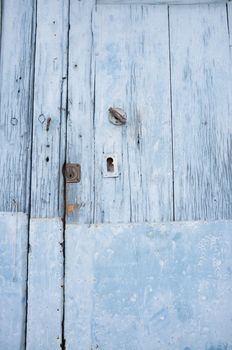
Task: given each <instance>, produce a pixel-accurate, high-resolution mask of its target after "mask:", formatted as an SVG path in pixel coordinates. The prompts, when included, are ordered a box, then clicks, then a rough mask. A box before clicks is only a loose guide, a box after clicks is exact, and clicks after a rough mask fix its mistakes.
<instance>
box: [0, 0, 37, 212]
mask: <svg viewBox="0 0 232 350" xmlns="http://www.w3.org/2000/svg"><path fill="white" fill-rule="evenodd" d="M33 5H34V3H33V1H31V0H19V1H16V2H15V1H14V0H9V1H4V6H3V4H2V6H1V8H2V9H3V11H2V20H1V29H0V34H1V39H0V42H1V53H0V76H1V79H0V94H1V97H0V149H1V157H0V210H2V211H23V212H25V211H28V193H29V192H28V191H29V188H28V186H29V182H30V181H29V179H30V169H29V168H30V149H31V105H32V104H31V97H32V88H31V83H32V79H31V76H32V69H33V45H32V41H33V11H34V9H33Z"/></svg>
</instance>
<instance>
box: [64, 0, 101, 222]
mask: <svg viewBox="0 0 232 350" xmlns="http://www.w3.org/2000/svg"><path fill="white" fill-rule="evenodd" d="M93 6H94V0H88V1H75V0H71V1H70V34H69V79H68V81H69V83H68V90H69V92H68V94H69V116H68V123H67V162H71V163H79V164H81V183H78V184H75V183H74V184H67V186H66V214H67V221H68V222H80V223H89V222H92V221H93V202H94V199H93V192H94V189H93V176H94V173H93V157H94V154H93V103H94V101H93V80H94V67H93V64H92V63H93V61H92V46H93V37H92V22H91V20H92V10H93Z"/></svg>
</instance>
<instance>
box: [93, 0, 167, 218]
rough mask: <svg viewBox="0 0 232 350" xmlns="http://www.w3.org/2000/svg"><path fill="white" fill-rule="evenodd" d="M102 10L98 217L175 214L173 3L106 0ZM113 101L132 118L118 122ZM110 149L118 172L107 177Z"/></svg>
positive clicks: (98, 24)
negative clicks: (111, 115)
mask: <svg viewBox="0 0 232 350" xmlns="http://www.w3.org/2000/svg"><path fill="white" fill-rule="evenodd" d="M95 16H96V19H95V26H94V37H95V56H96V91H95V119H94V124H95V222H138V221H156V220H171V219H172V151H171V113H170V85H169V41H168V12H167V7H166V6H149V5H144V6H141V5H132V6H130V5H117V6H115V5H111V6H105V5H100V6H98V7H97V11H96V15H95ZM138 23H139V26H138ZM109 107H120V108H122V109H123V110H125V112H126V113H127V119H128V121H127V124H126V125H124V126H115V125H113V124H111V123H110V122H109V120H108V109H109ZM108 154H113V155H114V154H115V155H116V157H117V161H118V168H119V176H118V177H114V178H113V177H112V178H106V177H104V167H105V164H104V162H105V159H104V157H105V156H107V155H108ZM86 176H87V174H86Z"/></svg>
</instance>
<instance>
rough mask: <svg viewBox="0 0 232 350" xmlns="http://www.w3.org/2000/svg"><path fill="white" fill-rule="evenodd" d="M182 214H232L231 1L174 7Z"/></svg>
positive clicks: (177, 191)
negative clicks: (227, 7)
mask: <svg viewBox="0 0 232 350" xmlns="http://www.w3.org/2000/svg"><path fill="white" fill-rule="evenodd" d="M170 33H171V66H172V69H171V70H172V101H173V128H174V129H173V135H174V171H175V177H174V180H175V208H176V218H177V220H195V219H202V220H209V219H229V218H231V217H232V206H231V201H232V178H231V173H232V167H231V155H232V138H231V132H232V123H231V121H232V119H231V115H232V93H231V92H232V91H231V65H230V53H229V38H228V28H227V18H226V5H223V4H221V5H210V6H209V5H199V6H187V7H186V6H183V7H181V6H178V7H170Z"/></svg>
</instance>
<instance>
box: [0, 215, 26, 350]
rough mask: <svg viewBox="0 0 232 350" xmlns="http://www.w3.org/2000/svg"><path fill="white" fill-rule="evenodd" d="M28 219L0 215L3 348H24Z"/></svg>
mask: <svg viewBox="0 0 232 350" xmlns="http://www.w3.org/2000/svg"><path fill="white" fill-rule="evenodd" d="M27 226H28V220H27V216H26V215H25V214H22V213H12V214H11V213H0V291H1V292H0V310H1V311H0V348H1V349H4V350H12V349H14V350H21V349H23V345H24V335H25V315H26V278H27V229H28V228H27Z"/></svg>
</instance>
